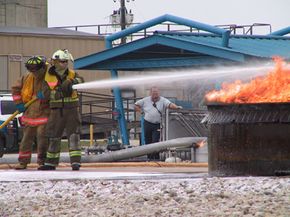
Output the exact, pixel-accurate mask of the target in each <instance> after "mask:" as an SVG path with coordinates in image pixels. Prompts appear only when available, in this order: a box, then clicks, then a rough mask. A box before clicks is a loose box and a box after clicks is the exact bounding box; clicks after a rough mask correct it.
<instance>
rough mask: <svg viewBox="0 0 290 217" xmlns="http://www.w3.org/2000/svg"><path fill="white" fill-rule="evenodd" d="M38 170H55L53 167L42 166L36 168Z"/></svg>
mask: <svg viewBox="0 0 290 217" xmlns="http://www.w3.org/2000/svg"><path fill="white" fill-rule="evenodd" d="M37 169H38V170H55V167H54V166H50V165H42V166H40V167H38V168H37Z"/></svg>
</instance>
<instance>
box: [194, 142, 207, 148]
mask: <svg viewBox="0 0 290 217" xmlns="http://www.w3.org/2000/svg"><path fill="white" fill-rule="evenodd" d="M205 144H206V140H202V141H200V142H198V143H196V147H197V148H201V147H203V146H204V145H205Z"/></svg>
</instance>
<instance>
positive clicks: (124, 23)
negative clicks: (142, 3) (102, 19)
mask: <svg viewBox="0 0 290 217" xmlns="http://www.w3.org/2000/svg"><path fill="white" fill-rule="evenodd" d="M113 1H114V2H116V1H117V0H113ZM126 1H127V2H130V1H134V0H126ZM119 2H120V9H119V13H120V27H121V30H124V29H126V26H127V25H128V23H127V14H128V12H127V8H126V5H125V0H119ZM125 43H126V38H121V44H125Z"/></svg>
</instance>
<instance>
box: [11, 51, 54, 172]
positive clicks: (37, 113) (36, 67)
mask: <svg viewBox="0 0 290 217" xmlns="http://www.w3.org/2000/svg"><path fill="white" fill-rule="evenodd" d="M25 67H26V69H27V70H28V72H27V73H26V74H25V75H23V76H22V77H21V78H20V79H18V80H17V81H16V83H15V84H14V85H13V86H12V96H13V100H14V102H15V104H16V107H17V109H18V111H19V112H23V115H22V117H21V122H22V123H23V124H24V128H23V138H22V140H21V143H20V147H19V158H18V161H19V164H18V165H17V166H16V167H15V169H17V170H23V169H26V168H27V164H29V163H30V162H31V154H32V144H33V143H34V142H35V141H36V142H37V154H38V155H37V163H38V164H39V165H43V164H44V160H45V156H46V151H47V148H48V139H47V138H46V137H45V125H46V123H47V121H48V116H49V111H50V109H49V105H48V101H47V100H43V99H44V97H43V95H42V94H41V93H42V92H41V89H42V86H43V84H44V76H45V73H46V71H47V70H48V63H46V60H45V58H44V57H41V56H34V57H31V58H30V59H28V61H27V62H26V64H25ZM35 97H37V98H38V100H37V101H35V102H34V103H32V104H31V105H30V106H29V107H28V108H25V106H24V104H25V103H27V102H29V101H30V100H32V98H35Z"/></svg>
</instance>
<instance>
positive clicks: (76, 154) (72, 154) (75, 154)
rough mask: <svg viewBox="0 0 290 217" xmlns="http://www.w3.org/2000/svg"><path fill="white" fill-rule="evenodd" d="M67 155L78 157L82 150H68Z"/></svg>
mask: <svg viewBox="0 0 290 217" xmlns="http://www.w3.org/2000/svg"><path fill="white" fill-rule="evenodd" d="M69 156H70V157H79V156H82V152H81V151H70V152H69Z"/></svg>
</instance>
